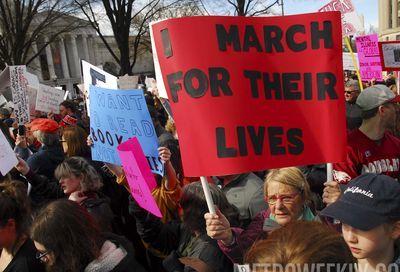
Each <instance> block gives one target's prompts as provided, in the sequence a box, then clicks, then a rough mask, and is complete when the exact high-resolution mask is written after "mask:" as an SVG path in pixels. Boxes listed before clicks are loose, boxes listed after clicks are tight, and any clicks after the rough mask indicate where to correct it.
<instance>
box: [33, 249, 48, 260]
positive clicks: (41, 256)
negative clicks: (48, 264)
mask: <svg viewBox="0 0 400 272" xmlns="http://www.w3.org/2000/svg"><path fill="white" fill-rule="evenodd" d="M49 253H50V250H46V251H45V252H40V251H37V252H36V259H37V260H40V259H42V258H43V257H45V256H47V255H48V254H49Z"/></svg>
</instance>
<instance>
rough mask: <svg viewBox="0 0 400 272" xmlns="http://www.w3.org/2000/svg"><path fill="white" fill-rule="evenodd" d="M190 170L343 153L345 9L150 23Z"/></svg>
mask: <svg viewBox="0 0 400 272" xmlns="http://www.w3.org/2000/svg"><path fill="white" fill-rule="evenodd" d="M152 31H153V35H154V41H155V45H156V51H157V55H158V59H159V62H160V67H161V72H162V75H163V81H164V83H165V85H166V86H165V87H166V89H167V92H168V96H169V99H170V101H171V106H172V111H173V116H174V119H175V121H176V126H177V130H178V135H179V142H180V147H181V154H182V160H183V167H184V171H185V174H186V175H187V176H206V175H224V174H233V173H240V172H246V171H256V170H262V169H270V168H276V167H283V166H289V165H303V164H311V163H322V162H327V161H331V162H336V161H343V160H344V159H345V146H346V139H345V138H346V137H345V135H346V133H345V115H344V113H345V110H344V97H343V92H344V82H343V68H342V66H343V64H342V36H341V24H340V13H339V12H327V13H314V14H306V15H295V16H285V17H268V18H266V17H262V18H255V17H186V18H180V19H171V20H167V21H163V22H160V23H157V24H154V25H153V26H152Z"/></svg>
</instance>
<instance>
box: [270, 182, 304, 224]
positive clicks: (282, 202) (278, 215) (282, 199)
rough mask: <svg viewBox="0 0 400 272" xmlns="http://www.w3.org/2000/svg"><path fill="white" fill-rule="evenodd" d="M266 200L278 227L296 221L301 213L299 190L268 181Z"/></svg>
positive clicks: (301, 204) (301, 200)
mask: <svg viewBox="0 0 400 272" xmlns="http://www.w3.org/2000/svg"><path fill="white" fill-rule="evenodd" d="M266 198H267V201H268V204H269V207H270V209H271V213H272V215H274V216H275V220H276V222H277V223H278V224H279V225H282V226H283V225H286V224H288V223H289V222H292V221H295V220H297V219H298V218H299V217H300V215H301V213H302V212H303V204H304V200H303V198H302V196H301V193H300V192H299V190H297V189H296V188H295V187H293V186H290V185H286V184H283V183H280V182H277V181H270V182H269V183H268V195H267V196H266Z"/></svg>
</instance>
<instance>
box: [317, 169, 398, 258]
mask: <svg viewBox="0 0 400 272" xmlns="http://www.w3.org/2000/svg"><path fill="white" fill-rule="evenodd" d="M399 196H400V184H399V183H398V182H397V181H396V180H394V179H393V178H391V177H388V176H385V175H377V174H364V175H361V176H359V177H357V178H355V179H354V180H352V181H351V182H350V183H349V184H348V185H347V186H346V187H345V189H344V192H343V194H342V196H341V197H340V198H339V199H338V201H336V202H335V203H333V204H331V205H330V206H328V207H327V208H325V209H324V210H323V211H322V212H321V214H322V215H325V216H329V217H332V218H336V219H339V220H340V221H341V223H342V231H343V237H344V239H345V241H346V243H347V245H348V246H349V247H350V250H351V251H352V254H353V256H354V257H355V258H357V259H371V260H372V259H373V260H375V261H379V258H380V256H383V255H382V254H386V253H387V252H388V250H391V251H393V249H394V242H395V241H396V240H397V239H399V237H400V198H399Z"/></svg>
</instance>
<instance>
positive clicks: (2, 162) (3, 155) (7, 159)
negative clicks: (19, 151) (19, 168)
mask: <svg viewBox="0 0 400 272" xmlns="http://www.w3.org/2000/svg"><path fill="white" fill-rule="evenodd" d="M0 150H1V151H0V172H1V174H2V175H3V176H5V175H6V174H7V173H8V172H10V170H11V169H13V168H14V166H16V165H17V164H18V160H17V157H16V156H15V153H14V151H13V150H12V148H11V146H10V144H9V143H8V141H7V139H6V137H5V136H4V134H3V132H2V131H1V130H0Z"/></svg>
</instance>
